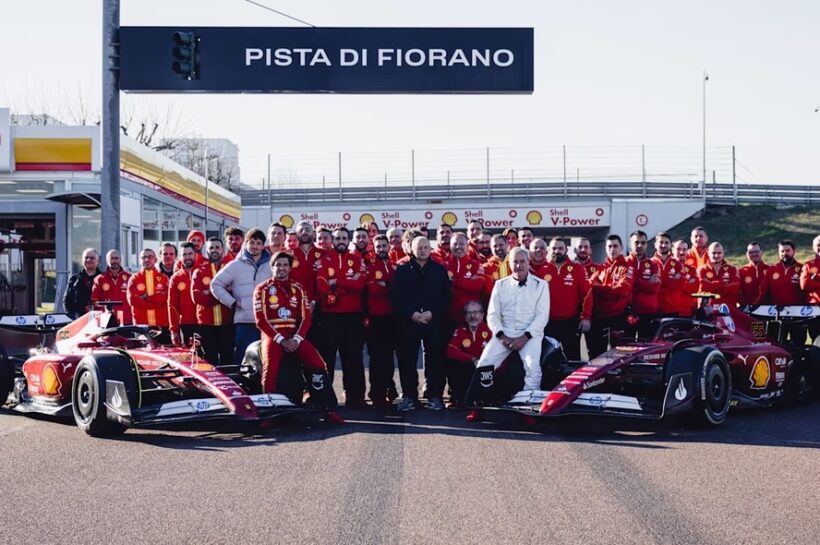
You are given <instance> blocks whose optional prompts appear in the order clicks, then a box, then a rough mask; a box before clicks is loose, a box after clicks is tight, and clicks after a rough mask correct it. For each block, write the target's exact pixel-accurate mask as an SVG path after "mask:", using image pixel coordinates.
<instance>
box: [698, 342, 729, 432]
mask: <svg viewBox="0 0 820 545" xmlns="http://www.w3.org/2000/svg"><path fill="white" fill-rule="evenodd" d="M699 380H702V381H703V391H704V393H705V399H701V397H700V396H699V395H698V396H697V397H696V398H695V419H696V420H697V421H698V422H699V423H701V424H706V425H709V426H719V425H721V424H723V422H724V420H726V416H727V415H728V414H729V408H730V407H731V404H732V375H731V373H730V371H729V364H728V363H727V362H726V358H725V357H724V356H723V354H721V353H720V351H718V350H712V351H710V352H708V353H706V354H705V356H704V358H703V365H702V367H701V373H700V376H699Z"/></svg>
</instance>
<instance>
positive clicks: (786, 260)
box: [781, 256, 794, 267]
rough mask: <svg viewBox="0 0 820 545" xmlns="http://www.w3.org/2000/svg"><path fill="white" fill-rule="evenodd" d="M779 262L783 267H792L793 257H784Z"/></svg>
mask: <svg viewBox="0 0 820 545" xmlns="http://www.w3.org/2000/svg"><path fill="white" fill-rule="evenodd" d="M781 261H782V262H783V264H784V265H785V266H787V267H791V266H792V265H794V256H786V257H784V258H783V259H781Z"/></svg>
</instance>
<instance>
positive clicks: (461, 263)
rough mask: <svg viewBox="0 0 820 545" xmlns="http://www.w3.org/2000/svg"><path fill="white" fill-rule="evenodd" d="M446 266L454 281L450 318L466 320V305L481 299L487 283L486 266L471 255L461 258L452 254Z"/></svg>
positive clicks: (455, 320)
mask: <svg viewBox="0 0 820 545" xmlns="http://www.w3.org/2000/svg"><path fill="white" fill-rule="evenodd" d="M444 267H445V268H446V269H447V275H448V276H449V277H450V281H451V282H452V287H451V297H450V320H452V321H453V323H461V322H462V321H463V320H464V305H466V304H467V303H468V302H470V301H481V294H482V292H483V291H484V283H485V277H484V267H483V266H482V265H481V262H480V261H478V260H477V259H472V258H471V257H470V256H469V255H464V256H463V257H462V258H461V259H458V258H456V256H454V255H451V256H450V257H449V258H447V261H446V262H445V263H444Z"/></svg>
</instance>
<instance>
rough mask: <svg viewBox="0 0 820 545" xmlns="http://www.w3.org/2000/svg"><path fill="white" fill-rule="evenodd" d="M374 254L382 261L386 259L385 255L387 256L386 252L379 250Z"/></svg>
mask: <svg viewBox="0 0 820 545" xmlns="http://www.w3.org/2000/svg"><path fill="white" fill-rule="evenodd" d="M376 255H378V256H379V259H381V260H382V261H385V260H387V256H388V254H387V252H379V253H378V254H376Z"/></svg>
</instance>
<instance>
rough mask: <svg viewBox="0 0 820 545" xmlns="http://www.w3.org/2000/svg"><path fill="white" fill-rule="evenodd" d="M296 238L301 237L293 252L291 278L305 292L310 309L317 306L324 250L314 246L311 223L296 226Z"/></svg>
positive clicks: (301, 222)
mask: <svg viewBox="0 0 820 545" xmlns="http://www.w3.org/2000/svg"><path fill="white" fill-rule="evenodd" d="M296 236H298V237H299V247H298V248H296V249H295V250H293V252H292V254H293V265H292V267H291V270H290V278H291V279H292V281H294V282H298V283H299V284H301V285H302V288H304V290H305V295H306V296H307V298H308V302H309V303H310V305H311V306H310V308H311V309H314V308H315V306H316V272H317V271H318V270H319V267H320V266H321V262H322V256H324V255H325V254H326V252H324V251H323V250H321V249H319V248H317V247H316V246H314V244H313V237H314V232H313V224H311V223H310V222H309V221H300V222H299V223H297V224H296Z"/></svg>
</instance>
